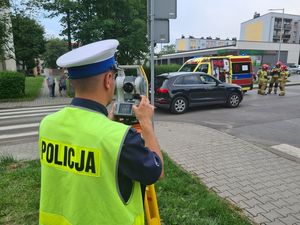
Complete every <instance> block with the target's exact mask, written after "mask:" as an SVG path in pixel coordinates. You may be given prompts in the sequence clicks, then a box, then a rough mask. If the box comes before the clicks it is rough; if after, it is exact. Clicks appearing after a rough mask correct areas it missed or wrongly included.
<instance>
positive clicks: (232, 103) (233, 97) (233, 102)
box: [227, 92, 241, 108]
mask: <svg viewBox="0 0 300 225" xmlns="http://www.w3.org/2000/svg"><path fill="white" fill-rule="evenodd" d="M240 102H241V96H240V95H239V94H238V93H234V92H233V93H231V94H230V95H229V96H228V99H227V106H228V107H230V108H236V107H238V106H239V104H240Z"/></svg>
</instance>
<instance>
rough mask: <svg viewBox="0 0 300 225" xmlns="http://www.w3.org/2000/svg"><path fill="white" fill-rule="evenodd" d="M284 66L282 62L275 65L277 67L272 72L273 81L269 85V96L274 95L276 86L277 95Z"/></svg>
mask: <svg viewBox="0 0 300 225" xmlns="http://www.w3.org/2000/svg"><path fill="white" fill-rule="evenodd" d="M281 65H282V62H280V61H278V62H277V63H276V65H275V67H274V68H273V69H272V70H271V80H270V83H269V89H268V94H271V93H272V90H273V85H274V94H275V95H276V94H277V89H278V83H279V82H278V78H279V75H280V72H281V71H280V66H281Z"/></svg>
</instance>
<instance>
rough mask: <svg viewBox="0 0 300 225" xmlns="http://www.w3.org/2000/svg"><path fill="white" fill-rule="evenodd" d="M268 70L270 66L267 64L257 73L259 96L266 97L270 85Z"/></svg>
mask: <svg viewBox="0 0 300 225" xmlns="http://www.w3.org/2000/svg"><path fill="white" fill-rule="evenodd" d="M268 69H269V66H268V65H267V64H263V65H262V67H261V69H260V70H258V71H257V77H258V91H257V94H259V95H266V93H265V91H266V89H267V85H268Z"/></svg>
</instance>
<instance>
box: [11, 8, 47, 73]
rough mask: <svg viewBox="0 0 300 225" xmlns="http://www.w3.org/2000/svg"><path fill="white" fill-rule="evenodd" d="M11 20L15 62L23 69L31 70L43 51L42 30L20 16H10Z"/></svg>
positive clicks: (31, 20)
mask: <svg viewBox="0 0 300 225" xmlns="http://www.w3.org/2000/svg"><path fill="white" fill-rule="evenodd" d="M11 20H12V31H13V37H14V47H15V55H16V59H17V62H18V63H20V64H21V65H22V66H23V69H27V70H32V69H33V68H34V67H35V66H36V59H37V58H39V56H40V54H42V53H43V52H44V49H45V46H44V45H45V40H44V33H45V32H44V28H43V27H42V26H41V25H39V24H38V23H37V22H36V21H35V20H33V19H31V18H29V17H27V16H24V15H21V14H16V15H12V16H11Z"/></svg>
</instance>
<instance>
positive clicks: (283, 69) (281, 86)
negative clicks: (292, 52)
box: [279, 65, 289, 96]
mask: <svg viewBox="0 0 300 225" xmlns="http://www.w3.org/2000/svg"><path fill="white" fill-rule="evenodd" d="M280 69H281V72H280V76H279V89H280V93H279V96H284V95H285V83H286V80H287V78H288V75H289V73H288V70H287V66H286V65H281V67H280Z"/></svg>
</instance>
